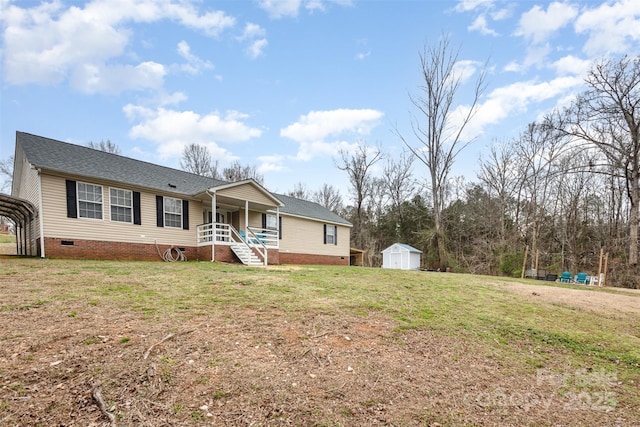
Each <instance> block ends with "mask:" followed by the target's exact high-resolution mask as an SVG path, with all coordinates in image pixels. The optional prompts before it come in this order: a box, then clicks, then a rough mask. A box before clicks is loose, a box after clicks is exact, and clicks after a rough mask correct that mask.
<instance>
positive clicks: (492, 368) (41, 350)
mask: <svg viewBox="0 0 640 427" xmlns="http://www.w3.org/2000/svg"><path fill="white" fill-rule="evenodd" d="M2 279H3V280H2V281H0V293H1V294H2V295H5V296H6V298H7V299H6V300H5V301H4V305H3V307H5V308H4V309H3V310H2V311H0V425H11V426H35V425H42V426H49V425H65V426H103V425H119V426H179V425H216V426H221V425H225V426H288V425H300V426H302V425H304V426H334V425H335V426H337V425H353V426H364V425H388V426H400V425H419V426H442V425H492V426H497V425H500V426H509V425H511V426H539V425H554V426H555V425H563V426H568V425H612V426H613V425H617V426H633V425H638V421H639V420H640V416H639V414H638V406H637V402H635V403H633V402H632V401H629V400H628V399H619V398H618V395H617V388H616V387H618V383H617V378H615V377H612V376H611V375H609V374H606V373H603V372H593V373H591V372H587V371H584V372H582V371H577V370H576V369H575V368H574V367H571V366H563V365H561V363H562V362H557V363H556V362H553V360H554V358H553V357H550V358H549V360H551V361H550V362H549V364H548V365H547V366H545V367H544V368H540V367H539V366H536V367H532V366H527V364H526V363H524V362H523V363H521V364H514V365H509V364H505V363H504V361H503V359H502V358H500V357H498V356H497V355H496V354H494V353H493V351H494V350H495V349H492V348H491V347H490V346H489V347H487V346H486V344H481V343H480V342H479V341H476V340H474V339H472V338H471V337H469V336H466V335H464V334H463V333H462V332H461V334H460V335H458V336H449V335H444V334H442V333H439V332H438V331H431V330H408V331H401V330H399V328H398V325H397V324H396V323H395V322H394V321H392V320H390V319H388V318H385V317H381V316H377V315H369V316H366V315H363V316H354V315H350V314H344V315H336V313H329V314H327V313H323V312H321V311H317V312H315V311H313V310H312V311H309V312H306V313H286V312H284V311H283V310H280V309H278V308H277V307H269V308H264V309H255V308H252V309H243V308H236V309H234V310H233V311H229V310H226V309H221V310H218V311H215V312H212V313H210V314H207V315H200V316H197V317H191V318H189V317H186V316H179V315H176V314H171V315H169V316H157V317H156V316H147V315H145V314H144V313H140V312H136V311H133V310H129V309H126V308H117V307H115V306H102V305H100V304H98V305H91V303H90V302H88V301H77V302H58V301H56V300H53V301H51V302H48V301H45V300H43V301H36V302H31V303H29V304H25V303H24V301H23V299H21V295H22V294H23V293H25V292H28V289H26V288H25V289H23V290H22V291H17V289H19V287H20V283H21V280H20V276H18V275H15V276H5V277H3V278H2ZM521 289H526V288H524V287H523V288H521ZM513 290H514V291H518V292H520V290H516V289H515V287H514V288H513ZM567 291H568V290H567V289H558V290H551V289H549V290H548V293H547V289H546V288H545V289H544V291H540V289H539V288H537V287H536V288H535V292H537V293H540V294H541V297H544V295H549V297H550V296H551V295H555V297H554V298H559V297H558V296H557V295H559V294H557V293H556V292H560V293H561V292H567ZM523 292H524V291H523ZM529 295H531V292H529ZM567 295H568V296H567V298H569V297H571V298H574V297H575V296H573V293H572V292H567ZM607 296H609V295H607ZM572 301H574V299H572ZM574 302H575V301H574ZM585 303H586V302H585ZM551 356H553V355H551ZM559 359H560V358H559ZM554 363H555V364H554ZM581 375H585V376H587V378H588V386H589V387H588V388H582V387H581V388H576V387H577V386H575V383H576V382H578V381H579V380H581V379H582V377H581Z"/></svg>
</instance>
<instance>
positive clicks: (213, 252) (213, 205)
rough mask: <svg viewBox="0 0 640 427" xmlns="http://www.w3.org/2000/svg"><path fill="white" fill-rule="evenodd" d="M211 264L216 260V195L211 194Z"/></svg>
mask: <svg viewBox="0 0 640 427" xmlns="http://www.w3.org/2000/svg"><path fill="white" fill-rule="evenodd" d="M211 222H212V224H211V227H212V228H211V262H213V261H215V259H216V230H217V227H216V193H215V191H214V192H213V193H211Z"/></svg>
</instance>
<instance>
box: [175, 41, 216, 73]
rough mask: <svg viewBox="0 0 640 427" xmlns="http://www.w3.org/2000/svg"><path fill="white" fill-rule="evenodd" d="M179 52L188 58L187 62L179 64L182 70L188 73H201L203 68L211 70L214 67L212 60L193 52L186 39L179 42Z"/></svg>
mask: <svg viewBox="0 0 640 427" xmlns="http://www.w3.org/2000/svg"><path fill="white" fill-rule="evenodd" d="M178 54H179V55H180V56H182V57H183V58H184V59H186V60H187V63H186V64H181V65H180V66H179V67H180V70H182V71H184V72H186V73H189V74H200V73H201V72H202V70H211V69H213V68H214V67H213V64H212V63H211V62H209V61H205V60H203V59H200V58H198V57H197V56H196V55H194V54H193V53H191V47H190V46H189V44H188V43H187V42H186V41H184V40H182V41H181V42H180V43H178Z"/></svg>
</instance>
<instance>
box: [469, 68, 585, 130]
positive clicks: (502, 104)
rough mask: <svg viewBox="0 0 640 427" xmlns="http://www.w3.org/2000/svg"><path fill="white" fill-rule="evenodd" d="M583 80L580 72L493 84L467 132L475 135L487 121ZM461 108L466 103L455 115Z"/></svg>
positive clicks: (554, 95) (567, 89)
mask: <svg viewBox="0 0 640 427" xmlns="http://www.w3.org/2000/svg"><path fill="white" fill-rule="evenodd" d="M583 83H584V81H583V76H563V77H557V78H555V79H552V80H550V81H545V82H535V81H522V82H516V83H513V84H510V85H507V86H503V87H500V88H497V89H495V90H493V91H492V92H491V93H489V94H488V95H487V98H486V100H485V101H484V102H483V103H482V104H481V105H480V107H479V109H478V112H477V114H476V115H475V117H474V119H473V121H472V123H471V124H470V126H469V128H468V129H467V134H469V135H479V134H481V133H483V131H484V128H485V127H486V126H487V125H490V124H495V123H499V122H501V121H502V120H504V119H506V118H507V117H509V115H512V114H514V113H520V112H525V111H527V108H528V107H529V106H530V105H531V104H538V103H542V102H544V101H549V100H552V99H554V98H557V97H563V96H568V95H569V94H571V93H572V92H574V91H575V90H576V89H577V88H579V87H580V86H581V85H582V84H583ZM465 108H466V109H467V111H468V107H466V106H462V107H459V112H458V115H461V113H462V112H464V111H465V110H464V109H465Z"/></svg>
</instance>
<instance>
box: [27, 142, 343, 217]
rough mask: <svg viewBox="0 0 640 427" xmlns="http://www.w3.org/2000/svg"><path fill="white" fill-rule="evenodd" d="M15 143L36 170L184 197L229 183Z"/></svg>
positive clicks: (94, 153)
mask: <svg viewBox="0 0 640 427" xmlns="http://www.w3.org/2000/svg"><path fill="white" fill-rule="evenodd" d="M16 144H20V145H21V146H22V149H23V151H24V153H25V156H26V158H27V159H28V161H29V163H31V164H32V165H34V166H35V167H38V168H42V169H46V170H50V171H55V172H60V173H65V174H72V175H77V176H82V177H87V178H96V179H104V180H108V181H117V182H126V183H128V184H131V185H134V186H137V187H142V188H148V189H151V190H159V191H166V192H170V193H174V194H179V195H183V196H194V195H196V194H199V193H202V192H203V191H205V190H206V189H209V188H212V187H217V186H219V185H224V184H227V182H225V181H221V180H218V179H213V178H207V177H204V176H200V175H195V174H192V173H189V172H185V171H182V170H178V169H173V168H169V167H166V166H160V165H156V164H153V163H149V162H144V161H141V160H135V159H132V158H129V157H124V156H120V155H117V154H112V153H106V152H104V151H100V150H94V149H93V148H89V147H84V146H81V145H75V144H70V143H67V142H62V141H57V140H55V139H50V138H45V137H42V136H37V135H32V134H29V133H24V132H16ZM169 184H171V185H174V186H175V188H173V187H170V186H169ZM274 196H275V197H277V198H278V199H279V200H281V201H282V202H283V203H284V204H285V206H284V207H281V208H280V211H281V212H283V213H289V214H292V215H299V216H303V217H309V218H314V219H319V220H323V221H328V222H334V223H338V224H345V225H351V224H350V223H349V222H348V221H346V220H344V219H343V218H341V217H339V216H338V215H336V214H334V213H333V212H331V211H330V210H328V209H325V208H324V207H322V206H320V205H319V204H317V203H313V202H308V201H306V200H300V199H296V198H294V197H289V196H284V195H276V194H274Z"/></svg>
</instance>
